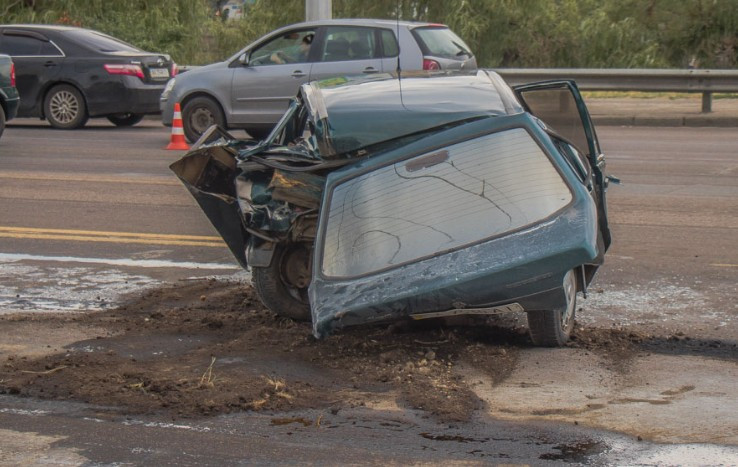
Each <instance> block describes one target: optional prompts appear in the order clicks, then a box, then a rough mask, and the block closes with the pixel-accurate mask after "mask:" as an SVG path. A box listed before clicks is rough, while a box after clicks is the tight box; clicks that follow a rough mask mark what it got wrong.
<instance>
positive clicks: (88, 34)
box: [65, 29, 142, 53]
mask: <svg viewBox="0 0 738 467" xmlns="http://www.w3.org/2000/svg"><path fill="white" fill-rule="evenodd" d="M65 35H66V36H68V37H71V38H73V39H74V40H75V41H76V42H78V43H80V44H84V45H85V46H87V47H88V48H91V49H93V50H97V51H98V52H104V53H113V52H142V50H141V49H139V48H137V47H134V46H132V45H131V44H127V43H125V42H123V41H121V40H118V39H115V38H114V37H110V36H106V35H105V34H100V33H99V32H95V31H86V30H84V29H79V30H71V31H66V32H65Z"/></svg>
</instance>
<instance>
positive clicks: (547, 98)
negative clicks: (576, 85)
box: [521, 88, 589, 152]
mask: <svg viewBox="0 0 738 467" xmlns="http://www.w3.org/2000/svg"><path fill="white" fill-rule="evenodd" d="M521 94H522V96H523V99H525V104H526V105H527V106H528V108H529V109H530V111H531V113H533V115H535V116H537V117H538V118H540V119H541V120H543V122H545V123H546V125H548V126H549V127H550V128H551V129H553V131H554V132H556V133H558V134H559V135H561V136H563V137H564V138H565V139H566V140H568V141H571V142H572V143H574V145H575V146H576V147H577V149H578V150H579V151H585V152H586V151H588V149H589V141H588V139H587V134H586V132H585V130H584V126H583V124H582V117H581V115H580V114H579V108H578V107H577V102H576V99H574V95H573V94H572V93H571V91H569V88H551V89H532V90H526V91H522V93H521Z"/></svg>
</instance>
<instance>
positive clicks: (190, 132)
mask: <svg viewBox="0 0 738 467" xmlns="http://www.w3.org/2000/svg"><path fill="white" fill-rule="evenodd" d="M211 125H218V126H220V127H223V128H225V117H224V116H223V110H221V108H220V105H218V103H217V102H215V101H214V100H213V99H211V98H209V97H196V98H194V99H192V100H190V101H188V102H187V103H186V104H185V106H184V109H182V127H183V129H184V134H185V137H186V138H187V141H189V142H190V143H194V142H195V141H197V139H198V138H199V137H200V135H202V134H203V132H204V131H205V130H207V129H208V128H210V126H211Z"/></svg>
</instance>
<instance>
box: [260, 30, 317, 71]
mask: <svg viewBox="0 0 738 467" xmlns="http://www.w3.org/2000/svg"><path fill="white" fill-rule="evenodd" d="M314 37H315V30H313V29H308V30H303V31H290V32H288V33H285V34H282V35H281V36H279V37H275V38H274V39H272V40H270V41H269V42H266V43H265V44H262V45H260V46H258V47H257V48H255V49H254V50H253V51H252V52H251V59H250V60H249V64H250V65H252V66H261V65H281V64H284V63H304V62H307V61H308V56H309V54H310V48H311V47H312V43H313V38H314Z"/></svg>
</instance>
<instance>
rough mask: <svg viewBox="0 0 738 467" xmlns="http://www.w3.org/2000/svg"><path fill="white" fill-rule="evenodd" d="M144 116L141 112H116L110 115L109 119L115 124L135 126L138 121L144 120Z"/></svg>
mask: <svg viewBox="0 0 738 467" xmlns="http://www.w3.org/2000/svg"><path fill="white" fill-rule="evenodd" d="M143 118H144V116H143V115H141V114H132V113H127V114H116V115H108V120H110V123H112V124H113V125H115V126H133V125H135V124H136V123H138V122H140V121H141V120H143Z"/></svg>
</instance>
